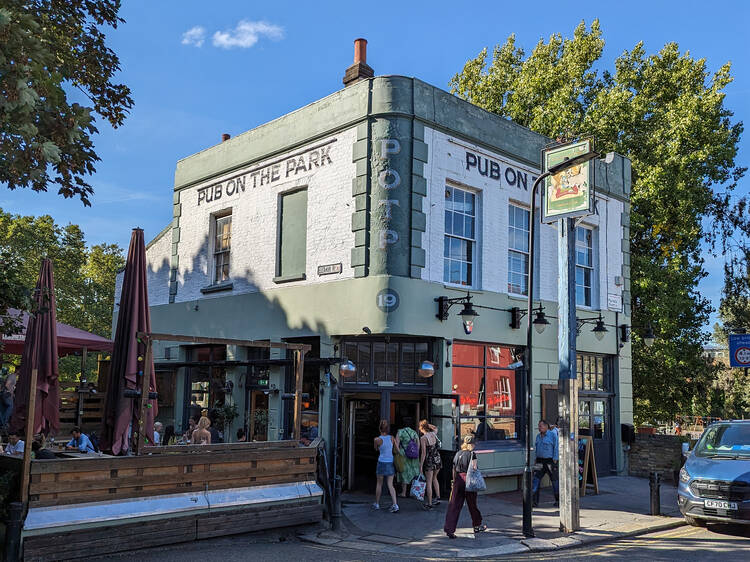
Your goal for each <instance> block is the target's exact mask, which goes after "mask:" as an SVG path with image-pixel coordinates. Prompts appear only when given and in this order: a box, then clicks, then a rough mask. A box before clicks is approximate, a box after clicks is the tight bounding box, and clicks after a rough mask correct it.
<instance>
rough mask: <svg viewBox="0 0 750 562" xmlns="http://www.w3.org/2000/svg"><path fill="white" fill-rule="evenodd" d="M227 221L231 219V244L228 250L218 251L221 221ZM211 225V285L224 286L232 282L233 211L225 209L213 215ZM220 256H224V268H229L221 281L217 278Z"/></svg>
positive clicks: (222, 264)
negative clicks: (218, 258)
mask: <svg viewBox="0 0 750 562" xmlns="http://www.w3.org/2000/svg"><path fill="white" fill-rule="evenodd" d="M225 219H229V236H228V240H229V242H228V246H227V248H222V249H218V242H219V240H218V239H219V236H220V234H219V227H220V221H224V220H225ZM211 223H212V224H211V234H212V236H211V239H212V242H211V277H210V279H211V285H212V286H213V285H224V284H227V283H231V282H232V223H233V219H232V209H225V210H224V211H220V212H218V213H214V214H212V215H211ZM224 255H226V262H224V261H223V260H224ZM218 256H222V263H221V266H222V268H223V267H224V266H226V268H227V274H226V278H224V279H219V278H218V276H217V271H218V269H217V267H218V262H217V257H218Z"/></svg>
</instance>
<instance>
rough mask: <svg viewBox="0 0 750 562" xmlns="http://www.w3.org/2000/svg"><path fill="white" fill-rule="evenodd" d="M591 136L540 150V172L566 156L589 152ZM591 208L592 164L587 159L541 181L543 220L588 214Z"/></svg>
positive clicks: (592, 197)
mask: <svg viewBox="0 0 750 562" xmlns="http://www.w3.org/2000/svg"><path fill="white" fill-rule="evenodd" d="M593 150H594V147H593V142H592V139H584V140H581V141H577V142H573V143H568V144H565V145H562V146H554V147H551V148H547V149H545V150H544V151H543V152H542V165H543V171H547V170H548V169H549V168H550V167H551V166H555V165H556V164H559V163H560V162H563V161H564V160H566V159H573V158H575V157H576V156H580V155H582V154H586V153H588V152H592V151H593ZM593 208H594V164H593V161H591V160H587V161H585V162H581V163H579V164H574V165H572V166H570V167H569V168H565V169H564V170H562V171H561V172H559V173H557V174H555V175H553V176H549V177H547V178H545V180H544V193H543V196H542V221H543V222H545V223H550V222H555V221H556V220H558V219H562V218H566V217H581V216H584V215H590V214H591V213H592V212H593Z"/></svg>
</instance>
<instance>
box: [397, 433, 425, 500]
mask: <svg viewBox="0 0 750 562" xmlns="http://www.w3.org/2000/svg"><path fill="white" fill-rule="evenodd" d="M396 439H398V442H399V443H401V450H402V451H403V457H404V458H403V461H404V462H403V468H404V469H403V470H402V471H400V472H399V473H398V481H399V482H401V497H402V498H405V497H406V487H407V486H408V485H409V484H410V483H411V481H412V480H414V479H415V478H416V477H417V476H419V435H417V432H416V431H414V429H412V428H411V427H403V428H401V429H399V430H398V432H397V433H396Z"/></svg>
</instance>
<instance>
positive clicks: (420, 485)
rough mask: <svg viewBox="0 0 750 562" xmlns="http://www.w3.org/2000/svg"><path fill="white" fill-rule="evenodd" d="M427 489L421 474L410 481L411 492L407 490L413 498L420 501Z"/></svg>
mask: <svg viewBox="0 0 750 562" xmlns="http://www.w3.org/2000/svg"><path fill="white" fill-rule="evenodd" d="M426 489H427V480H425V478H424V476H422V475H421V474H420V475H418V476H415V477H414V480H412V481H411V492H409V493H410V494H411V495H412V497H413V498H414V499H417V500H419V501H421V502H423V501H424V493H425V490H426Z"/></svg>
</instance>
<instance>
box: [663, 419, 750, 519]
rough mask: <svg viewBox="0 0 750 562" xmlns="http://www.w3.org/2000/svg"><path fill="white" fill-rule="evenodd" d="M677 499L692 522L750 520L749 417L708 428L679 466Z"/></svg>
mask: <svg viewBox="0 0 750 562" xmlns="http://www.w3.org/2000/svg"><path fill="white" fill-rule="evenodd" d="M677 503H678V505H679V507H680V511H681V512H682V515H684V516H685V521H687V522H688V524H690V525H694V526H702V525H705V523H706V521H717V522H724V523H747V524H750V420H743V421H720V422H716V423H713V424H711V425H710V426H708V428H706V430H705V431H704V432H703V435H702V436H701V438H700V439H699V440H698V443H697V444H696V445H695V448H694V449H693V451H692V453H691V454H690V456H689V457H688V459H687V461H686V462H685V466H683V467H682V470H680V484H679V486H678V488H677Z"/></svg>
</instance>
